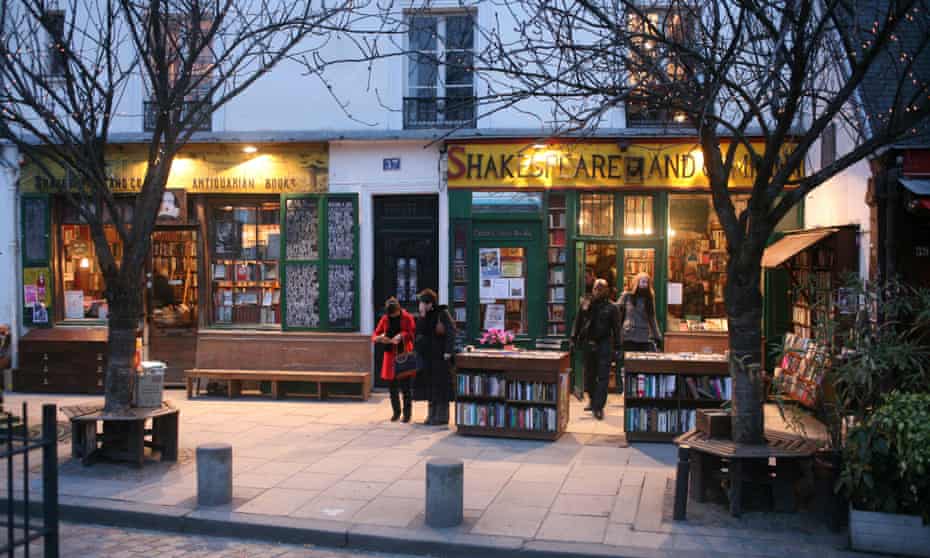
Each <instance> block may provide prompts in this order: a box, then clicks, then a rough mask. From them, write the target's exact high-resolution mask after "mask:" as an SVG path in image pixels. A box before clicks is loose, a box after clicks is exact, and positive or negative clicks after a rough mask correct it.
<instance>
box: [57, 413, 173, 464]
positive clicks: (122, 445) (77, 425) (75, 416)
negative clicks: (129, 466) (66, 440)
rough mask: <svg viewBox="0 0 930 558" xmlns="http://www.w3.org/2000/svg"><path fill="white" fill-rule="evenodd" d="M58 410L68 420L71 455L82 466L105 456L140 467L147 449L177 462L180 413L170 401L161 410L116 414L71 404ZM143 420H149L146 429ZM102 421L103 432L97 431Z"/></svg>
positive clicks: (166, 459) (162, 457)
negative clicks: (149, 422)
mask: <svg viewBox="0 0 930 558" xmlns="http://www.w3.org/2000/svg"><path fill="white" fill-rule="evenodd" d="M61 411H62V412H63V413H64V414H65V416H66V417H68V419H69V420H70V421H71V455H72V457H74V458H75V459H78V458H79V459H81V462H82V463H83V464H84V465H90V464H91V463H93V461H94V460H95V459H96V458H97V457H106V458H108V459H113V460H118V461H129V462H130V463H133V464H134V465H135V466H137V467H142V464H143V462H144V460H145V448H147V447H148V448H152V449H154V450H158V451H160V452H161V460H162V461H177V460H178V419H179V417H180V413H179V412H178V409H177V408H175V407H174V405H172V404H171V402H170V401H165V402H164V403H162V406H161V407H155V408H137V407H133V408H129V409H124V410H123V411H121V412H115V413H108V412H106V411H104V409H103V405H74V406H70V407H62V408H61ZM146 421H151V424H152V427H151V428H146V427H145V424H146ZM101 422H102V423H103V432H102V433H101V432H98V431H97V430H98V428H97V424H98V423H101Z"/></svg>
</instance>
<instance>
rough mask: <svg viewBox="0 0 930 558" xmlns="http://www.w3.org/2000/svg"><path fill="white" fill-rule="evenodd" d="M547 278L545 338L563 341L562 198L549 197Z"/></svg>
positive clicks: (564, 226)
mask: <svg viewBox="0 0 930 558" xmlns="http://www.w3.org/2000/svg"><path fill="white" fill-rule="evenodd" d="M548 213H549V218H548V226H549V246H548V256H549V258H548V262H549V277H548V280H549V281H548V284H549V288H548V290H547V292H548V294H549V297H548V300H547V303H546V334H547V335H549V336H551V337H565V335H566V334H567V326H566V323H565V285H566V278H567V271H566V269H567V268H566V265H565V264H566V259H565V250H566V236H565V235H566V222H567V221H566V205H565V194H560V193H550V194H549V210H548Z"/></svg>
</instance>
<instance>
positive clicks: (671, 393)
mask: <svg viewBox="0 0 930 558" xmlns="http://www.w3.org/2000/svg"><path fill="white" fill-rule="evenodd" d="M623 373H624V398H623V400H624V425H623V430H624V432H625V433H626V437H627V440H628V441H630V442H671V441H672V440H673V439H674V438H675V437H676V436H678V435H679V434H682V433H684V432H687V431H688V430H691V429H693V428H694V426H695V418H696V412H697V409H703V408H714V407H719V406H721V405H722V404H723V403H724V402H726V401H728V400H729V399H730V397H731V394H732V390H733V384H732V380H731V378H730V375H729V370H728V365H727V360H726V357H725V356H724V355H721V354H694V353H627V354H626V355H625V356H624V369H623Z"/></svg>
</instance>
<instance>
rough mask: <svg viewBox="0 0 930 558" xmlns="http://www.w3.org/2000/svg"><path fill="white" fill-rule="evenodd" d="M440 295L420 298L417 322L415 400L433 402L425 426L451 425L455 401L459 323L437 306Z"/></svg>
mask: <svg viewBox="0 0 930 558" xmlns="http://www.w3.org/2000/svg"><path fill="white" fill-rule="evenodd" d="M437 298H438V297H437V295H436V292H435V291H433V290H431V289H426V290H424V291H423V292H421V293H420V294H419V295H417V299H418V300H419V302H420V305H419V310H420V315H419V317H418V318H417V329H416V342H415V349H416V352H417V360H418V361H419V371H418V372H417V376H416V384H415V395H414V397H415V399H427V400H428V401H429V414H428V415H427V418H426V421H425V422H424V424H432V425H440V424H449V402H450V401H451V400H452V376H451V373H450V368H451V366H452V355H453V351H454V348H455V322H454V321H453V320H452V316H450V315H449V310H448V309H447V308H446V307H445V306H438V305H437V302H438V301H437Z"/></svg>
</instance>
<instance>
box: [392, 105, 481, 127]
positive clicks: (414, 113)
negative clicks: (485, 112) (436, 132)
mask: <svg viewBox="0 0 930 558" xmlns="http://www.w3.org/2000/svg"><path fill="white" fill-rule="evenodd" d="M474 127H475V98H474V97H404V128H406V129H414V128H474Z"/></svg>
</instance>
